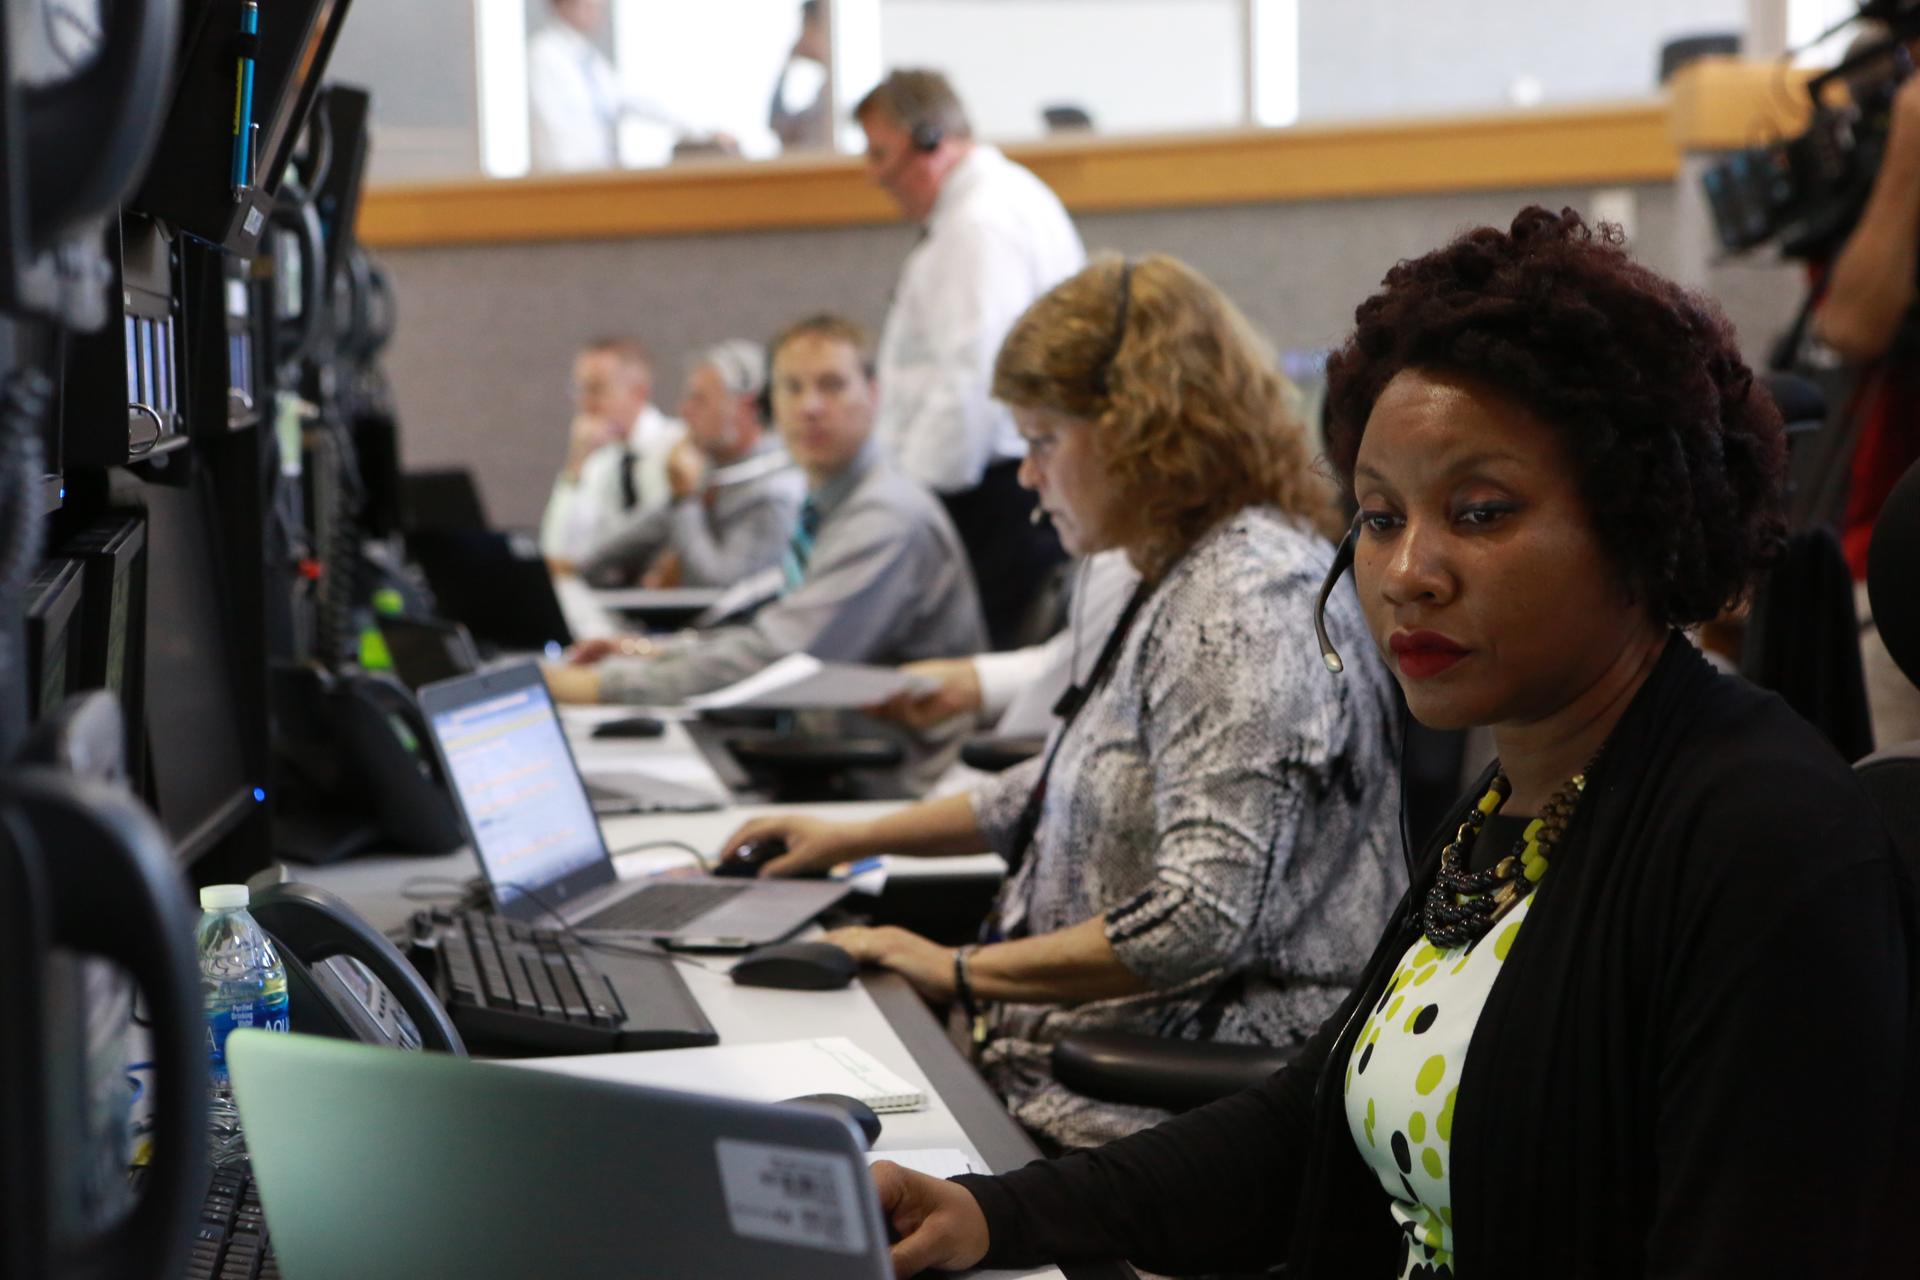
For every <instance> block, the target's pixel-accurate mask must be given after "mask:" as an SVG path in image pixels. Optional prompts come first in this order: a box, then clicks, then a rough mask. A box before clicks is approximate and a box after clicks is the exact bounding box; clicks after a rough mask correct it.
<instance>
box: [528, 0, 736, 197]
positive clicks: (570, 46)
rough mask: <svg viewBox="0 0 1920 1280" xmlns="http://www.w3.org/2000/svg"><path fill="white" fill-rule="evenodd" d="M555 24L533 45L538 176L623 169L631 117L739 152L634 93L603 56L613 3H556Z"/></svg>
mask: <svg viewBox="0 0 1920 1280" xmlns="http://www.w3.org/2000/svg"><path fill="white" fill-rule="evenodd" d="M551 8H552V10H553V20H552V21H551V22H549V23H547V24H546V25H545V26H543V27H542V28H541V29H540V30H539V31H537V32H535V33H534V34H533V36H532V38H531V39H529V40H528V41H527V105H528V107H529V108H530V110H531V112H532V132H531V135H530V138H529V142H530V145H531V148H532V150H531V154H530V157H529V158H530V161H531V166H532V169H533V171H534V172H535V173H567V172H577V171H581V170H589V169H612V168H614V167H616V166H617V165H618V164H619V163H620V145H619V127H620V121H621V119H622V118H623V117H626V116H633V117H636V118H638V119H642V120H652V121H654V122H655V123H657V124H663V125H666V126H667V127H668V128H670V129H672V130H673V131H674V132H675V133H677V134H680V135H682V136H683V137H686V136H691V137H696V138H703V139H710V140H711V141H713V142H715V143H717V144H719V146H720V147H721V148H722V149H723V150H727V151H732V150H734V149H735V146H734V140H733V139H732V138H731V137H729V136H728V135H727V134H724V133H718V132H714V131H711V130H702V129H699V128H697V127H695V126H694V125H692V124H689V123H688V122H687V121H685V120H683V119H682V118H680V117H679V116H678V115H676V114H674V112H673V111H672V110H671V109H669V108H668V107H667V106H666V105H665V104H664V103H661V102H657V101H655V100H654V99H652V98H648V97H645V96H642V95H640V94H635V93H631V92H629V91H628V90H627V88H626V87H625V86H624V85H622V84H621V83H620V73H619V72H618V71H616V70H615V69H614V66H613V63H612V61H611V60H610V59H608V57H607V55H606V54H605V53H603V52H601V50H600V46H599V44H598V43H596V42H597V41H598V39H599V38H600V33H601V32H602V31H604V30H605V29H606V25H607V0H551Z"/></svg>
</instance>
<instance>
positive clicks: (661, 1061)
mask: <svg viewBox="0 0 1920 1280" xmlns="http://www.w3.org/2000/svg"><path fill="white" fill-rule="evenodd" d="M513 1065H515V1066H523V1067H534V1068H536V1069H538V1070H541V1071H557V1072H560V1073H561V1074H563V1075H576V1076H588V1077H590V1078H592V1079H596V1080H615V1081H619V1082H621V1083H623V1084H645V1085H653V1086H655V1087H656V1088H661V1089H681V1090H684V1091H686V1092H688V1093H707V1094H715V1095H718V1096H719V1097H723V1098H743V1099H745V1100H747V1101H749V1102H780V1101H783V1100H785V1099H787V1098H797V1097H801V1096H803V1095H805V1094H809V1093H841V1094H845V1095H846V1096H847V1097H849V1098H857V1099H858V1100H859V1101H861V1102H864V1103H866V1104H867V1105H868V1106H869V1107H872V1108H873V1109H874V1110H875V1111H919V1110H921V1109H922V1108H924V1107H925V1106H926V1105H927V1096H926V1094H925V1093H923V1092H921V1091H920V1090H919V1089H917V1088H915V1087H914V1086H913V1085H912V1084H911V1083H909V1082H908V1081H906V1080H903V1079H901V1078H900V1077H899V1076H897V1075H895V1074H894V1073H893V1072H891V1071H889V1070H887V1069H886V1068H885V1067H883V1066H881V1065H880V1063H879V1061H878V1060H877V1059H875V1058H874V1056H873V1055H872V1054H870V1053H868V1052H867V1051H866V1050H865V1049H862V1048H861V1047H860V1046H859V1045H856V1044H855V1043H854V1042H853V1041H851V1040H849V1039H847V1038H846V1037H845V1036H831V1037H827V1038H823V1039H818V1040H776V1041H773V1042H771V1043H768V1044H723V1045H715V1046H713V1047H712V1048H707V1049H662V1050H657V1051H654V1052H651V1053H596V1054H586V1055H582V1056H579V1057H571V1058H523V1059H521V1060H519V1061H518V1062H515V1063H514V1064H513Z"/></svg>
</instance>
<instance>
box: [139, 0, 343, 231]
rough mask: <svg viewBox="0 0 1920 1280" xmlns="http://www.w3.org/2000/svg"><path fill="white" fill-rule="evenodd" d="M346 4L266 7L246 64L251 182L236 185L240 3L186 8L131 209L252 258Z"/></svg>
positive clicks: (274, 2)
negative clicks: (175, 60) (154, 144)
mask: <svg viewBox="0 0 1920 1280" xmlns="http://www.w3.org/2000/svg"><path fill="white" fill-rule="evenodd" d="M347 6H348V0H267V2H266V3H262V4H261V5H260V6H259V33H258V40H257V44H256V46H255V47H256V49H257V56H256V58H255V60H254V67H253V113H252V119H253V123H254V125H255V127H256V132H255V133H254V135H253V136H254V138H255V142H254V144H253V146H252V155H253V162H252V179H253V182H252V185H251V186H250V187H248V188H246V189H245V190H243V191H240V192H238V193H237V194H236V192H235V189H234V185H233V172H232V170H233V154H234V147H233V125H234V115H235V106H236V96H237V95H236V88H237V79H236V72H237V58H236V52H237V50H238V49H239V47H240V32H241V27H242V24H243V22H244V21H245V12H246V6H245V3H244V0H197V2H196V3H194V4H192V5H190V6H189V8H188V13H187V19H186V27H187V30H186V39H185V41H184V43H183V45H182V52H181V58H180V62H179V70H178V74H177V75H176V77H175V81H174V83H175V90H174V97H173V103H172V106H171V108H170V109H169V110H168V112H167V122H166V125H165V126H164V128H163V129H162V131H161V134H160V143H159V146H158V148H157V149H156V151H155V153H154V158H153V163H152V165H151V166H150V167H149V168H148V171H147V179H146V182H145V184H144V185H143V186H142V187H141V189H140V191H139V193H138V194H137V195H136V196H135V197H134V200H133V202H132V203H133V207H134V208H136V209H140V210H142V211H144V212H147V213H151V214H153V215H155V216H156V217H160V218H164V219H166V220H167V221H168V222H169V223H171V224H172V225H174V226H176V227H178V228H179V229H180V230H181V231H184V232H186V233H187V234H188V235H191V236H194V237H197V238H198V239H201V240H205V241H208V242H209V243H212V244H216V245H219V246H221V247H222V248H224V249H226V250H228V251H229V252H232V253H236V254H238V255H240V256H241V257H252V256H253V253H254V251H255V250H256V249H257V248H258V247H259V244H260V233H261V232H262V231H263V230H265V228H266V222H267V214H268V212H269V211H270V210H271V209H272V208H273V204H274V198H275V197H276V196H277V195H278V194H279V191H280V183H281V181H282V179H283V178H284V177H285V174H286V168H287V161H288V160H290V159H291V158H292V156H293V150H294V144H295V142H296V141H297V140H298V138H299V136H300V130H301V128H302V126H304V125H305V123H306V119H307V113H308V112H309V111H310V110H311V109H312V107H313V101H314V97H315V95H316V94H318V93H319V91H320V80H321V77H322V76H324V75H325V74H326V68H327V60H328V58H329V57H331V56H332V53H333V45H334V41H335V39H336V38H337V37H338V36H339V34H340V25H341V23H342V22H343V21H344V20H345V18H346V14H347Z"/></svg>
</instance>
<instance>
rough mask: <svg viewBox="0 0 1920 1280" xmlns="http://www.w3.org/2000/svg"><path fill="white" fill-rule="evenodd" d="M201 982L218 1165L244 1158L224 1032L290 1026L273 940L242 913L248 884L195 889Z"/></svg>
mask: <svg viewBox="0 0 1920 1280" xmlns="http://www.w3.org/2000/svg"><path fill="white" fill-rule="evenodd" d="M200 908H201V910H202V912H203V913H204V914H202V915H201V917H200V927H199V929H198V930H197V931H196V933H195V935H194V941H195V944H196V946H195V949H196V950H197V951H198V952H199V953H200V986H201V988H202V990H203V991H204V993H205V995H206V1002H207V1057H208V1065H209V1066H210V1067H211V1068H212V1090H213V1094H212V1097H211V1099H210V1103H211V1105H210V1107H209V1109H208V1111H209V1114H208V1118H207V1155H208V1157H209V1158H210V1159H211V1160H212V1161H213V1164H214V1166H215V1167H216V1168H218V1167H219V1166H221V1165H230V1164H235V1163H238V1162H239V1161H241V1160H244V1159H245V1158H246V1154H247V1148H246V1142H245V1139H244V1138H243V1136H242V1135H241V1132H240V1113H239V1111H238V1110H236V1109H235V1107H234V1105H233V1085H232V1083H231V1082H230V1081H229V1080H228V1079H227V1033H228V1032H230V1031H232V1030H233V1029H234V1028H235V1027H264V1028H266V1029H267V1030H269V1031H287V1030H291V1027H290V1026H289V1024H288V1021H287V970H286V966H285V965H283V964H281V963H280V956H279V953H277V952H276V951H275V950H274V949H273V942H272V941H271V940H270V939H269V938H268V937H267V935H266V933H265V932H263V931H262V930H261V928H260V925H259V923H258V922H257V921H255V920H254V918H253V917H252V916H250V915H248V914H247V886H245V885H243V884H215V885H208V886H207V887H206V888H204V889H202V890H201V891H200Z"/></svg>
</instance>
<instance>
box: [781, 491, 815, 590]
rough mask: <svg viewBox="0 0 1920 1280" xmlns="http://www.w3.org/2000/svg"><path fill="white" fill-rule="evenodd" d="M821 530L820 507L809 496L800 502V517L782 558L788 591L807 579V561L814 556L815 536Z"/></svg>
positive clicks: (782, 568) (782, 567)
mask: <svg viewBox="0 0 1920 1280" xmlns="http://www.w3.org/2000/svg"><path fill="white" fill-rule="evenodd" d="M819 532H820V508H819V507H817V506H815V505H814V502H813V499H812V498H808V499H807V500H806V501H805V502H803V503H801V504H800V518H799V520H797V521H796V522H795V523H794V526H793V534H792V536H790V537H789V538H788V539H787V552H786V554H785V555H784V556H782V557H781V559H780V570H781V573H782V574H783V575H785V578H786V588H785V590H786V591H792V590H793V589H794V588H795V587H797V586H799V585H800V584H801V582H802V581H804V580H805V579H806V576H807V561H808V560H810V559H812V558H813V538H814V535H815V534H817V533H819ZM783 594H784V592H783Z"/></svg>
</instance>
